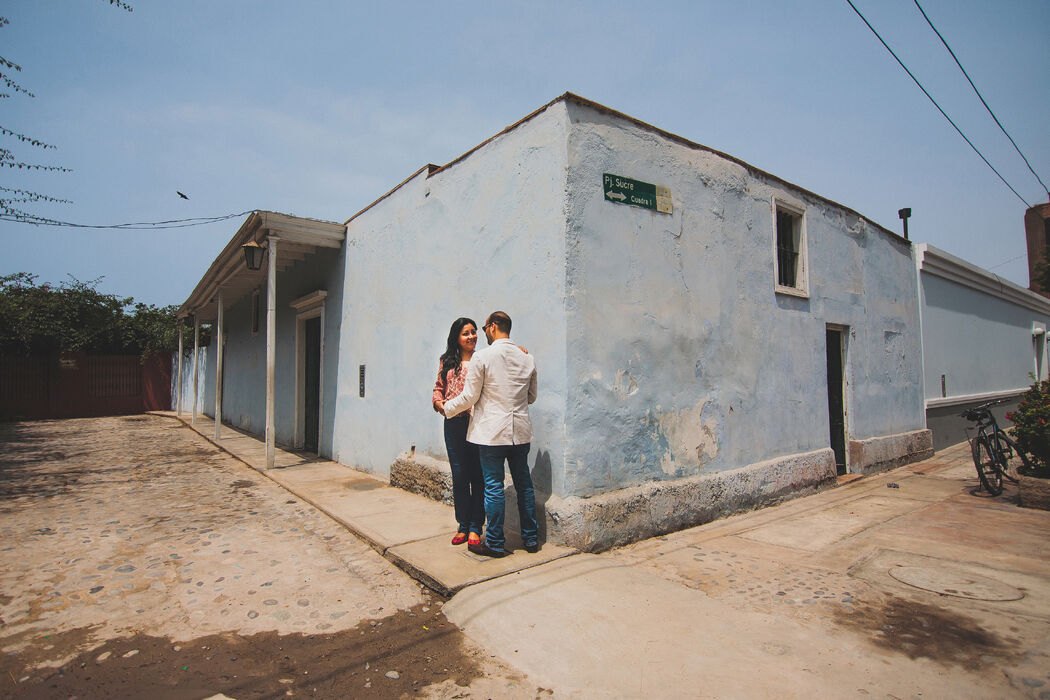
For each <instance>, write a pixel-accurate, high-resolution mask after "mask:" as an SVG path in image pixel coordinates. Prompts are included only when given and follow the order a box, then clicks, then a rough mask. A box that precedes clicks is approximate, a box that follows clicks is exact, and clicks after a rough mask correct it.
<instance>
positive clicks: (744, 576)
mask: <svg viewBox="0 0 1050 700" xmlns="http://www.w3.org/2000/svg"><path fill="white" fill-rule="evenodd" d="M976 484H977V479H976V474H975V472H974V468H973V464H972V463H971V462H970V457H969V451H968V449H967V446H966V445H965V444H964V445H960V446H956V447H953V448H950V449H948V450H945V451H944V452H943V453H939V454H938V455H936V456H935V457H933V458H931V459H929V460H926V461H924V462H919V463H916V464H913V465H910V466H907V467H903V468H901V469H897V470H894V471H892V472H887V473H884V474H880V475H877V476H873V477H868V478H865V479H861V480H858V481H855V482H853V483H850V484H847V485H844V486H841V487H839V488H831V489H828V490H825V491H823V492H821V493H819V494H816V495H813V496H810V497H806V498H800V499H797V500H793V501H788V502H786V503H783V504H781V505H779V506H776V507H772V508H766V509H762V510H758V511H754V512H751V513H746V514H743V515H739V516H736V517H733V518H728V519H725V520H721V521H717V522H713V523H710V524H708V525H705V526H702V527H696V528H691V529H689V530H684V531H682V532H677V533H673V534H671V535H668V536H666V537H658V538H653V539H650V540H646V541H643V542H639V543H637V544H634V545H632V546H629V547H624V548H622V549H619V550H614V551H612V552H609V553H606V554H603V555H600V556H593V555H576V556H573V557H568V558H565V559H561V560H558V561H555V562H552V563H550V564H547V565H545V566H543V567H539V568H536V569H531V570H529V571H524V572H521V573H520V574H518V575H517V576H514V577H504V578H502V579H496V580H493V581H489V582H486V583H482V584H479V585H476V586H472V587H470V588H467V589H466V590H464V591H462V592H460V593H459V594H457V595H456V596H455V597H454V598H453V599H452V600H451V601H450V602H449V603H448V605H446V606H445V614H446V615H447V616H448V617H449V619H451V620H452V621H453V622H455V623H456V624H458V625H459V626H460V627H461V628H462V629H463V630H464V631H465V632H466V633H467V634H468V635H469V636H470V637H471V638H472V639H474V640H475V641H478V642H480V643H482V644H484V645H486V646H487V647H488V648H491V649H495V650H506V649H514V650H515V651H516V652H517V653H516V654H515V656H514V659H515V664H516V665H517V666H518V667H519V668H521V669H522V670H523V671H524V672H526V673H528V674H529V676H530V677H533V678H536V679H540V680H542V681H543V682H546V683H549V684H551V685H553V687H555V688H556V689H557V690H558V691H559V692H563V693H567V694H572V693H579V694H581V696H583V697H604V698H609V697H616V698H621V697H622V698H628V697H640V696H648V697H665V698H681V697H696V698H755V697H760V698H813V697H819V696H823V697H833V698H840V697H880V698H930V697H933V698H953V699H954V698H1006V697H1011V698H1014V697H1016V698H1040V699H1046V698H1050V558H1048V557H1047V550H1046V545H1047V542H1048V541H1050V513H1048V512H1046V511H1035V510H1030V509H1025V508H1019V507H1018V506H1017V503H1016V489H1010V490H1008V491H1007V492H1005V493H1004V495H1003V496H1001V497H998V498H989V497H986V496H984V495H981V494H979V493H977V494H975V493H974V488H975V486H976ZM566 629H571V630H574V632H575V634H576V637H575V643H574V644H573V645H571V646H570V647H568V648H566V649H565V650H564V651H563V652H561V653H559V654H557V655H551V654H550V653H549V649H550V648H551V645H552V644H553V643H555V640H556V639H557V638H558V637H559V636H560V635H562V634H564V631H565V630H566ZM523 639H527V640H528V642H522V641H521V640H523Z"/></svg>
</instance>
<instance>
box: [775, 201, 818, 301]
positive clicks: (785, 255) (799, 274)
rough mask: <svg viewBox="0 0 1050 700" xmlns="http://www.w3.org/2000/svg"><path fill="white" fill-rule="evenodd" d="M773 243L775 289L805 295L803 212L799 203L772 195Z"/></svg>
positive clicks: (804, 224)
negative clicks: (788, 201)
mask: <svg viewBox="0 0 1050 700" xmlns="http://www.w3.org/2000/svg"><path fill="white" fill-rule="evenodd" d="M773 245H774V251H773V252H774V256H773V258H774V274H775V289H776V291H777V292H780V293H782V294H793V295H795V296H809V276H808V275H809V270H808V264H807V259H806V216H805V212H804V210H803V209H802V208H801V207H797V206H795V205H792V204H788V203H787V202H784V201H782V200H779V199H775V198H774V200H773Z"/></svg>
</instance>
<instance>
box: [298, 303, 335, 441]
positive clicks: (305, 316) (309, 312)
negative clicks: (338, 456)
mask: <svg viewBox="0 0 1050 700" xmlns="http://www.w3.org/2000/svg"><path fill="white" fill-rule="evenodd" d="M327 296H328V292H326V291H324V290H321V289H319V290H317V291H314V292H310V293H309V294H307V295H305V296H302V297H299V298H298V299H296V300H295V301H293V302H292V303H291V306H292V308H294V309H296V310H298V313H297V314H296V315H295V446H296V448H297V449H302V448H303V446H304V445H305V444H306V415H305V407H304V406H303V402H304V401H305V398H304V390H305V386H306V322H307V321H308V320H310V319H312V318H320V319H321V338H320V344H321V348H320V354H321V357H320V367H319V368H318V369H319V371H320V378H319V379H318V382H319V385H318V388H317V403H318V406H317V455H318V456H320V455H321V437H322V435H323V433H324V325H325V323H324V321H325V298H326V297H327Z"/></svg>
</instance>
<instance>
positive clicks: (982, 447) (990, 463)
mask: <svg viewBox="0 0 1050 700" xmlns="http://www.w3.org/2000/svg"><path fill="white" fill-rule="evenodd" d="M970 450H971V451H972V452H973V463H974V466H976V467H977V478H978V479H980V480H981V485H982V486H984V489H985V491H987V492H988V493H990V494H992V495H993V496H998V495H999V494H1001V493H1002V492H1003V477H1002V472H1000V471H999V463H998V461H997V459H996V455H995V453H994V452H993V451H992V446H991V444H989V442H988V439H987V438H983V437H982V438H979V439H977V440H974V441H973V443H972V444H971V446H970Z"/></svg>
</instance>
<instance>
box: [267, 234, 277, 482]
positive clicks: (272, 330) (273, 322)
mask: <svg viewBox="0 0 1050 700" xmlns="http://www.w3.org/2000/svg"><path fill="white" fill-rule="evenodd" d="M278 240H279V239H278V238H277V237H276V236H270V237H269V245H270V254H269V256H268V260H267V261H266V469H273V466H274V460H275V457H276V438H277V435H276V428H275V426H274V416H273V413H274V399H275V396H274V391H275V382H274V376H275V369H274V368H275V366H276V360H277V241H278Z"/></svg>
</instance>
